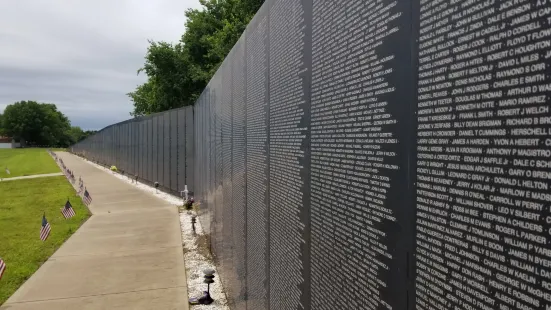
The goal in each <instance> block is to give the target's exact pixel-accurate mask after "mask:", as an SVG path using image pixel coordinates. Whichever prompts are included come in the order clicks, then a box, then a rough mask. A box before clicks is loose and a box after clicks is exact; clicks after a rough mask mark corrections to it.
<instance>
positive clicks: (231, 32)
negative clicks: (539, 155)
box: [127, 0, 264, 116]
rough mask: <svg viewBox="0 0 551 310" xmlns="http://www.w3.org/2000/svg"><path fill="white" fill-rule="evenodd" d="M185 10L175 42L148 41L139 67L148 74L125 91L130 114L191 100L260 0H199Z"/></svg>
mask: <svg viewBox="0 0 551 310" xmlns="http://www.w3.org/2000/svg"><path fill="white" fill-rule="evenodd" d="M200 2H201V5H202V6H203V8H201V9H190V10H187V11H186V13H185V16H186V18H187V22H186V29H185V33H184V35H182V37H181V39H180V42H179V43H178V44H174V45H173V44H170V43H166V42H155V41H150V42H149V43H150V46H149V48H148V50H147V53H146V56H145V64H144V67H143V68H141V69H140V70H138V74H139V73H141V72H143V73H145V74H146V75H147V77H148V80H147V82H145V83H144V84H142V85H139V86H137V88H136V90H134V91H133V92H130V93H128V94H127V95H128V96H129V97H130V99H131V100H132V101H133V103H134V111H133V112H132V113H131V114H132V115H134V116H141V115H147V114H150V113H156V112H161V111H165V110H169V109H173V108H178V107H182V106H186V105H192V104H193V103H194V102H195V101H196V100H197V98H199V96H200V95H201V92H202V91H203V89H204V88H205V87H206V85H207V84H208V82H209V80H210V79H211V78H212V76H213V75H214V73H216V70H218V67H219V66H220V64H221V63H222V61H223V60H224V58H225V57H226V56H227V55H228V53H229V52H230V51H231V49H232V47H233V46H234V45H235V43H236V42H237V40H238V39H239V37H240V36H241V34H242V33H243V31H244V30H245V28H246V27H247V24H248V23H249V21H250V20H251V19H252V17H253V16H254V14H255V13H256V11H257V10H258V9H259V8H260V6H261V5H262V3H263V2H264V0H200Z"/></svg>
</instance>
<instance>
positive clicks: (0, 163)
mask: <svg viewBox="0 0 551 310" xmlns="http://www.w3.org/2000/svg"><path fill="white" fill-rule="evenodd" d="M6 168H8V169H9V170H10V174H7V173H6ZM56 172H61V171H60V169H59V167H58V166H57V164H56V163H55V160H54V159H53V158H52V157H51V156H50V154H48V152H46V150H45V149H0V178H13V177H20V176H27V175H35V174H46V173H56ZM1 197H2V198H3V196H1Z"/></svg>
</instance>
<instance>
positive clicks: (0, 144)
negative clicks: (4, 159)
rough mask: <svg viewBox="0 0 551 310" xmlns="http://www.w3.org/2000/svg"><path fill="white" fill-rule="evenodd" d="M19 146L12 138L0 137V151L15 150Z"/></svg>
mask: <svg viewBox="0 0 551 310" xmlns="http://www.w3.org/2000/svg"><path fill="white" fill-rule="evenodd" d="M20 146H21V144H20V143H19V142H15V140H14V139H13V138H10V137H3V136H0V149H15V148H18V147H20Z"/></svg>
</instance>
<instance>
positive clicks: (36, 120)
mask: <svg viewBox="0 0 551 310" xmlns="http://www.w3.org/2000/svg"><path fill="white" fill-rule="evenodd" d="M2 122H3V128H4V131H5V134H7V135H8V136H10V137H13V138H14V139H16V140H18V141H20V140H22V141H25V142H26V143H27V144H29V145H49V146H69V145H70V144H71V137H70V134H69V130H70V127H71V125H70V122H69V119H68V118H67V117H66V116H65V115H63V113H61V112H60V111H58V110H57V107H56V106H55V104H48V103H38V102H35V101H20V102H16V103H14V104H11V105H8V106H7V107H6V109H5V110H4V115H3V121H2Z"/></svg>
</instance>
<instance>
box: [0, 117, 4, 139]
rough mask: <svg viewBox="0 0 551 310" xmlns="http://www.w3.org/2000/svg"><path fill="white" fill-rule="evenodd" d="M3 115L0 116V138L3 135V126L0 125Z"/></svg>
mask: <svg viewBox="0 0 551 310" xmlns="http://www.w3.org/2000/svg"><path fill="white" fill-rule="evenodd" d="M3 118H4V117H3V115H2V114H0V136H3V135H4V125H3V123H2V119H3Z"/></svg>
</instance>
